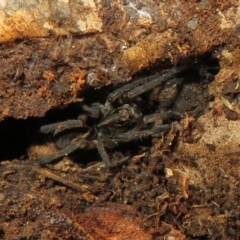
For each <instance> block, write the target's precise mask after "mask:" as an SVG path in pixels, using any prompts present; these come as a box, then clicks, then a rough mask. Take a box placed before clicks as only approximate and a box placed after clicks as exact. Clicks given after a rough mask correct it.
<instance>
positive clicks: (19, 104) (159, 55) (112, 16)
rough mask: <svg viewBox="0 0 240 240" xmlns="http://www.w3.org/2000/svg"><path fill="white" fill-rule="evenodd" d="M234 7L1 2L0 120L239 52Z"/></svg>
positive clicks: (206, 2) (207, 0)
mask: <svg viewBox="0 0 240 240" xmlns="http://www.w3.org/2000/svg"><path fill="white" fill-rule="evenodd" d="M239 23H240V2H239V1H228V2H226V1H213V0H202V1H184V0H178V1H177V0H169V1H151V0H146V1H142V2H141V1H137V0H133V1H108V0H107V1H102V2H97V1H93V0H90V1H89V0H83V1H81V2H80V1H77V0H56V1H50V0H43V1H37V0H21V1H19V0H11V1H10V0H1V1H0V42H1V47H0V62H1V67H0V96H1V99H0V101H1V102H0V103H1V105H0V106H1V108H0V119H3V118H4V117H9V116H11V117H15V118H26V117H28V116H37V117H40V116H44V114H45V113H46V111H47V110H49V109H50V108H51V107H54V106H59V105H64V104H68V103H71V102H74V101H78V100H79V99H78V98H77V97H78V96H79V93H80V92H81V90H82V89H83V88H84V87H85V86H86V85H91V86H93V87H97V88H98V87H101V86H104V85H107V84H110V83H114V84H116V83H119V82H122V81H128V80H130V79H131V77H132V75H133V74H135V73H137V72H138V71H140V70H142V69H146V68H149V67H151V66H152V65H153V64H155V63H156V62H158V63H161V62H164V61H169V62H171V63H172V64H177V63H178V62H179V61H181V60H182V59H185V58H187V57H189V56H197V55H201V54H203V53H205V52H207V51H211V50H212V49H214V47H216V46H222V45H224V46H225V48H228V49H229V50H232V49H234V48H236V47H238V46H239V26H240V25H239Z"/></svg>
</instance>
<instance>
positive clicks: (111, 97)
mask: <svg viewBox="0 0 240 240" xmlns="http://www.w3.org/2000/svg"><path fill="white" fill-rule="evenodd" d="M159 76H160V74H155V75H152V76H149V77H145V78H140V79H138V80H136V81H133V82H131V83H129V84H127V85H124V86H122V87H120V88H118V89H117V90H115V91H114V92H112V93H111V94H109V96H108V97H107V99H108V100H109V101H110V102H114V101H115V100H117V99H118V98H119V97H121V96H122V95H123V94H124V93H126V92H128V91H130V90H131V89H134V88H136V87H138V86H140V85H142V84H144V83H147V82H149V81H151V80H153V79H155V78H157V77H159Z"/></svg>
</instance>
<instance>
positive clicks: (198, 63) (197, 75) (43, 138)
mask: <svg viewBox="0 0 240 240" xmlns="http://www.w3.org/2000/svg"><path fill="white" fill-rule="evenodd" d="M192 66H193V67H190V68H189V69H187V70H185V71H183V72H182V73H181V74H179V75H178V78H179V79H183V83H182V84H181V86H180V87H179V90H178V93H177V94H176V96H175V97H174V98H173V100H172V101H169V104H168V105H167V107H166V106H165V105H166V104H165V105H164V104H162V102H161V103H160V105H161V104H162V106H163V107H162V108H161V107H159V102H158V101H160V100H159V98H158V96H157V98H156V97H155V98H154V97H152V98H151V96H150V95H151V94H152V93H153V91H152V90H151V91H149V92H147V93H144V94H143V95H142V96H141V97H142V99H143V104H142V106H141V107H142V108H143V109H141V110H142V112H143V113H144V114H150V113H152V112H155V111H156V110H158V108H160V110H159V111H162V110H168V109H174V110H175V111H178V112H180V113H182V114H183V113H187V114H189V115H191V116H194V117H198V116H200V115H201V114H202V113H203V112H204V111H205V109H206V106H207V105H208V102H209V101H211V100H212V99H213V98H212V96H211V95H210V94H209V93H208V86H209V83H210V82H211V81H213V80H214V76H215V75H216V74H217V72H218V71H219V64H218V61H217V60H216V59H213V58H212V57H211V54H210V53H207V54H206V55H204V56H201V57H198V58H195V62H194V64H192ZM157 71H158V72H159V67H158V68H157V67H154V68H152V69H150V70H147V71H144V72H141V74H137V75H136V76H134V79H135V78H139V77H145V76H148V75H149V74H152V73H153V72H157ZM133 81H134V80H133ZM119 86H120V85H119ZM119 86H117V87H119ZM115 88H116V87H115V86H108V87H103V88H102V89H98V90H95V89H92V88H87V89H86V90H84V91H83V92H82V93H81V96H80V97H83V98H84V103H86V104H91V103H93V102H101V103H102V104H103V103H104V102H105V100H106V97H107V95H108V94H109V93H111V92H112V91H113V90H114V89H115ZM159 94H160V96H161V94H162V95H163V97H162V98H161V101H162V99H163V101H166V102H167V101H168V99H166V98H167V96H168V93H166V98H164V92H163V90H162V91H160V93H159ZM164 99H165V100H164ZM80 112H81V109H80V106H79V103H73V104H69V105H68V106H65V107H64V108H63V107H62V108H60V107H58V108H57V107H56V108H53V109H51V110H50V111H48V112H47V113H46V116H45V117H44V118H28V119H26V120H19V119H14V118H6V119H5V120H4V121H2V122H0V134H1V139H0V145H1V154H0V161H2V160H12V159H16V158H17V159H22V158H26V157H27V149H28V148H29V147H30V146H31V145H34V144H44V143H46V142H47V141H53V140H54V139H53V138H52V134H48V135H44V134H42V133H40V127H41V126H43V125H46V124H49V123H55V122H61V121H65V120H68V119H77V117H78V115H79V114H80ZM94 121H95V120H92V121H89V124H91V125H94V124H96V123H95V122H94ZM150 145H151V141H149V140H148V139H144V140H136V141H135V140H134V141H132V142H131V143H126V144H119V146H118V147H117V148H114V149H113V150H111V151H110V152H111V153H113V152H114V151H119V152H124V154H128V153H129V152H131V151H136V150H134V149H138V148H139V146H146V147H149V146H150ZM128 148H129V149H131V151H129V150H128ZM77 154H78V156H81V154H84V156H86V154H88V155H89V158H92V159H94V161H95V160H96V159H97V160H99V159H100V156H99V154H98V152H97V150H93V151H88V153H87V152H86V151H85V152H84V153H81V151H78V153H77Z"/></svg>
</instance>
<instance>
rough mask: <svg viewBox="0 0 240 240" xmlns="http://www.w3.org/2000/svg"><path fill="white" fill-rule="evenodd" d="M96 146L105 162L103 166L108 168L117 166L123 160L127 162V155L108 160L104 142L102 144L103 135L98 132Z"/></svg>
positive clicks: (122, 162)
mask: <svg viewBox="0 0 240 240" xmlns="http://www.w3.org/2000/svg"><path fill="white" fill-rule="evenodd" d="M97 148H98V151H99V154H100V155H101V158H102V160H103V162H104V164H105V167H108V168H113V167H118V166H120V165H122V164H124V163H125V162H127V161H128V159H129V157H125V158H123V159H122V160H120V161H115V162H110V159H109V157H108V155H107V152H106V150H105V147H104V144H103V136H102V135H101V133H99V134H98V139H97Z"/></svg>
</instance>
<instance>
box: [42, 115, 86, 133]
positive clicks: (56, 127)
mask: <svg viewBox="0 0 240 240" xmlns="http://www.w3.org/2000/svg"><path fill="white" fill-rule="evenodd" d="M80 127H85V122H84V121H82V120H81V119H77V120H76V119H74V120H67V121H64V122H58V123H53V124H48V125H45V126H42V127H41V128H40V131H41V132H42V133H49V132H52V131H54V134H53V135H54V136H55V135H57V134H58V133H60V132H62V131H65V130H68V129H72V128H80Z"/></svg>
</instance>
